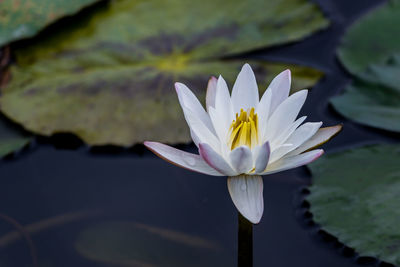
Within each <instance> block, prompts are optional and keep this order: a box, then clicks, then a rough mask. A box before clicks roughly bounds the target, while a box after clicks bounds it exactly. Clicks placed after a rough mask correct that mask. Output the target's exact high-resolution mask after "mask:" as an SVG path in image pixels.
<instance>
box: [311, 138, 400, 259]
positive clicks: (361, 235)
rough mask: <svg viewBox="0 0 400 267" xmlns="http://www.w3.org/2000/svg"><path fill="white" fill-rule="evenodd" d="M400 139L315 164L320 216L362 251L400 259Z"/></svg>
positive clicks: (314, 201)
mask: <svg viewBox="0 0 400 267" xmlns="http://www.w3.org/2000/svg"><path fill="white" fill-rule="evenodd" d="M399 157H400V145H398V144H397V145H396V144H391V145H369V146H363V147H359V148H353V149H349V150H345V151H342V152H338V153H332V154H328V155H326V156H325V157H322V158H321V159H319V160H318V161H315V162H314V163H312V164H310V165H309V168H310V169H311V172H312V175H313V185H312V186H311V188H310V191H311V194H310V195H309V196H308V197H307V200H308V201H309V202H310V204H311V207H310V211H311V212H312V214H313V218H314V221H315V222H317V223H318V224H319V225H320V226H321V228H322V229H323V230H325V231H327V232H328V233H330V234H332V235H334V236H336V237H337V238H338V239H339V241H340V242H342V243H344V244H345V245H346V246H349V247H351V248H354V249H355V250H356V252H358V253H359V254H360V256H369V257H377V258H379V259H381V260H383V261H385V262H388V263H392V264H394V265H399V264H400V252H399V251H400V250H399V247H400V229H399V227H398V222H399V221H400V209H399V206H398V203H400V166H399V161H398V159H399Z"/></svg>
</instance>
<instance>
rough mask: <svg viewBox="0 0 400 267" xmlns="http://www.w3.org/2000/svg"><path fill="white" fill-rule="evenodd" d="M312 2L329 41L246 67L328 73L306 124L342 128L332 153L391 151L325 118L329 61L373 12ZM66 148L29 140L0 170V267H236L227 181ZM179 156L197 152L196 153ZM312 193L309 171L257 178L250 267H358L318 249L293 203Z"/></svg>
mask: <svg viewBox="0 0 400 267" xmlns="http://www.w3.org/2000/svg"><path fill="white" fill-rule="evenodd" d="M319 2H320V3H321V5H322V6H323V9H324V11H325V12H326V13H327V15H328V16H329V17H330V18H331V20H332V21H333V22H332V26H331V27H330V28H329V29H328V30H326V31H324V32H321V33H318V34H316V35H315V36H313V37H311V38H308V39H307V40H305V41H304V42H301V43H298V44H292V45H287V46H284V47H280V48H273V49H269V50H265V51H259V52H257V53H251V54H249V55H247V56H248V58H252V57H257V58H264V59H269V60H271V59H272V60H273V59H279V60H280V61H282V60H283V61H285V60H286V61H287V62H299V63H303V64H306V65H311V66H315V67H317V68H319V69H321V70H323V71H324V72H325V73H326V77H325V78H324V79H323V80H322V81H321V82H320V83H319V84H318V85H317V86H315V87H314V88H313V90H312V91H311V92H310V95H309V98H308V100H307V102H306V105H305V107H304V108H303V110H302V113H304V114H310V116H309V117H308V120H309V121H318V120H322V121H324V123H325V125H333V124H337V123H338V122H344V125H345V127H344V131H343V133H341V134H340V135H339V136H338V137H337V138H336V139H334V140H332V141H331V142H330V143H329V144H327V145H326V146H325V148H326V150H327V151H328V152H329V151H332V150H333V149H339V148H343V147H347V146H350V145H355V144H360V143H373V142H376V141H378V140H382V139H386V140H389V141H390V140H391V137H390V136H386V137H384V135H382V133H381V132H380V131H378V130H372V129H369V128H365V127H362V126H359V125H356V124H353V123H350V122H347V121H346V120H345V119H344V118H342V117H340V116H339V115H337V114H336V113H335V112H334V111H333V110H332V109H331V108H330V107H329V106H328V99H329V97H330V96H332V95H335V94H336V93H337V92H339V91H340V90H341V89H342V88H343V86H344V85H345V84H346V83H347V82H348V81H349V78H348V77H347V75H346V74H345V72H344V71H343V70H342V68H341V67H340V66H339V65H338V62H337V61H336V59H335V48H336V46H337V44H338V42H339V38H340V36H341V35H342V34H343V31H344V29H345V27H346V26H347V25H348V24H349V23H350V22H351V21H353V20H354V19H355V18H356V17H357V16H359V15H361V14H362V13H363V12H365V11H366V10H368V9H369V8H371V7H372V6H374V5H376V4H377V1H372V0H369V1H365V0H359V1H352V2H351V3H349V2H348V1H345V0H341V1H333V0H331V1H322V0H321V1H319ZM55 139H56V140H55ZM70 139H71V137H68V136H61V137H57V138H37V140H36V141H35V142H34V143H33V144H31V146H30V147H29V148H26V149H25V150H23V151H21V152H20V153H18V154H16V155H15V156H14V157H10V158H8V159H5V160H3V161H2V162H1V163H0V177H1V180H0V206H1V209H0V248H1V249H0V266H2V267H3V266H4V267H21V266H34V265H33V261H37V262H38V266H43V267H52V266H57V267H64V266H65V267H66V266H76V267H81V266H82V267H83V266H85V267H90V266H235V265H236V258H237V251H236V250H237V228H238V223H237V211H236V209H235V207H234V205H233V203H232V201H231V199H230V197H229V194H228V190H227V186H226V178H223V177H211V176H206V175H202V174H197V173H192V172H189V171H186V170H184V169H180V168H177V167H175V166H173V165H170V164H169V163H166V162H164V161H162V160H161V159H159V158H157V157H156V156H154V155H153V154H152V153H150V152H148V151H146V150H145V149H144V147H142V146H136V147H134V148H132V149H130V150H123V149H113V148H94V149H89V148H87V147H85V146H84V145H79V146H77V147H75V148H74V146H71V145H70V143H71V142H70V141H71V140H70ZM72 143H73V142H72ZM59 144H62V148H60V147H58V145H59ZM181 147H182V148H183V149H185V150H187V151H193V152H195V147H194V146H193V145H187V146H181ZM310 182H311V180H310V176H309V173H308V171H307V170H306V169H305V168H299V169H296V170H291V171H286V172H284V173H278V174H274V175H271V176H266V177H264V201H265V213H264V216H263V219H262V221H261V223H260V224H259V225H257V226H255V227H254V230H253V232H254V245H253V247H254V266H274V267H276V266H278V267H279V266H307V267H314V266H315V267H317V266H324V267H336V266H344V267H346V266H360V264H361V263H360V261H357V260H356V257H354V256H353V255H350V256H347V257H346V253H343V248H342V247H341V246H340V245H338V244H337V243H335V242H327V241H326V240H324V238H323V237H322V235H321V234H318V233H317V232H318V226H315V225H312V224H310V219H309V218H307V216H306V215H305V214H304V213H305V212H306V208H304V207H302V206H301V204H302V197H303V196H302V194H301V191H302V189H303V188H304V187H306V186H307V185H309V184H310ZM21 225H23V226H24V229H23V230H21V227H20V226H21ZM345 251H346V250H345ZM350 254H351V253H350ZM363 261H365V259H364V260H363V259H361V262H363ZM365 265H370V266H373V265H376V262H375V261H373V260H371V262H370V263H368V261H367V263H364V265H363V266H365Z"/></svg>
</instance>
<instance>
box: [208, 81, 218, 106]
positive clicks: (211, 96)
mask: <svg viewBox="0 0 400 267" xmlns="http://www.w3.org/2000/svg"><path fill="white" fill-rule="evenodd" d="M216 93H217V78H215V77H214V76H213V77H211V78H210V79H209V80H208V85H207V94H206V108H207V110H208V108H209V107H215V95H216Z"/></svg>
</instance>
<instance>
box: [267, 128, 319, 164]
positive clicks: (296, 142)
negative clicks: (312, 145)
mask: <svg viewBox="0 0 400 267" xmlns="http://www.w3.org/2000/svg"><path fill="white" fill-rule="evenodd" d="M321 125H322V122H307V123H305V124H303V125H301V126H300V127H299V128H297V129H296V130H295V131H294V132H293V134H292V135H291V136H290V137H289V138H288V139H287V140H286V142H285V143H287V144H290V146H281V147H280V148H279V149H277V150H275V151H273V152H272V154H271V159H270V163H272V162H275V161H276V160H278V159H280V158H281V157H283V156H284V155H286V154H287V153H289V152H290V151H293V150H295V149H296V148H298V147H299V146H300V145H301V144H303V143H304V142H305V141H307V140H308V139H310V138H311V136H313V135H314V134H315V133H316V132H317V131H318V129H319V128H320V127H321Z"/></svg>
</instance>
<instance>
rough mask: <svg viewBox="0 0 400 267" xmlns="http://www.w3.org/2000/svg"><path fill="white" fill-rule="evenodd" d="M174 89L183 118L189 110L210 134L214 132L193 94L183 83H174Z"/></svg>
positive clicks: (205, 113)
mask: <svg viewBox="0 0 400 267" xmlns="http://www.w3.org/2000/svg"><path fill="white" fill-rule="evenodd" d="M175 89H176V93H177V94H178V99H179V103H180V104H181V107H182V109H183V113H184V115H185V117H186V111H187V110H190V111H191V112H192V114H194V115H195V117H197V118H198V119H199V120H200V121H202V123H203V124H204V125H205V126H206V127H207V128H208V129H209V130H210V131H211V132H214V128H213V126H212V123H211V120H210V117H209V116H208V114H207V112H206V111H205V110H204V108H203V106H202V105H201V103H200V102H199V100H198V99H197V97H196V96H195V95H194V94H193V92H192V91H191V90H190V89H189V88H188V87H187V86H186V85H184V84H183V83H175Z"/></svg>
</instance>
